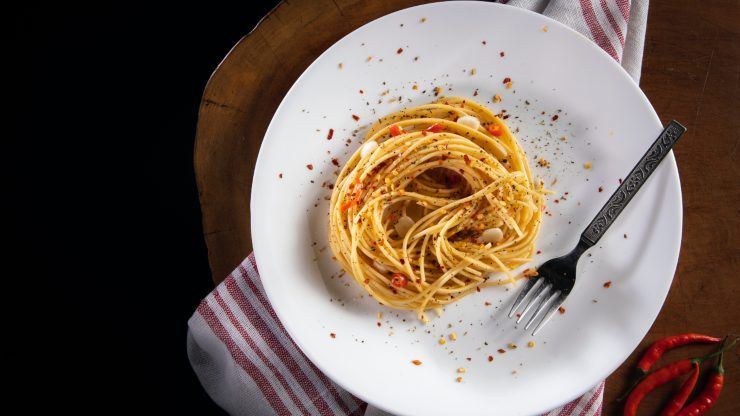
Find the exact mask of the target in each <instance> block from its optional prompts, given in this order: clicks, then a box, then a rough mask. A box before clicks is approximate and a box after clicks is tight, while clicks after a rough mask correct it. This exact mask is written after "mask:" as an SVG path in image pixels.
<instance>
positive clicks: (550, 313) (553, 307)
mask: <svg viewBox="0 0 740 416" xmlns="http://www.w3.org/2000/svg"><path fill="white" fill-rule="evenodd" d="M556 293H560V294H559V295H558V297H557V298H555V300H554V301H552V303H551V304H550V307H549V308H548V309H547V312H545V314H544V318H542V320H541V321H540V323H539V324H537V326H536V327H534V331H532V336H535V335H537V332H539V331H540V329H542V327H544V326H545V324H547V322H548V321H550V319H551V318H552V317H553V315H555V312H556V311H557V310H558V308H559V307H560V305H562V304H563V302H565V298H566V297H567V295H566V294H565V293H562V292H560V291H558V292H556Z"/></svg>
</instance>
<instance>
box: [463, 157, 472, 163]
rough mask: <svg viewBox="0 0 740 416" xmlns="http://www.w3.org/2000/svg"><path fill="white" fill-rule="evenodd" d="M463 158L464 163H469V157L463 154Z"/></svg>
mask: <svg viewBox="0 0 740 416" xmlns="http://www.w3.org/2000/svg"><path fill="white" fill-rule="evenodd" d="M463 160H464V161H465V164H466V165H469V164H470V157H468V155H463Z"/></svg>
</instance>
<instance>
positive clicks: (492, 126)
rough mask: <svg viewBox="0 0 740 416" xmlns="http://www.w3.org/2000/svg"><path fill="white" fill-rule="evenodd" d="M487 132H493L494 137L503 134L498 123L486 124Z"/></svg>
mask: <svg viewBox="0 0 740 416" xmlns="http://www.w3.org/2000/svg"><path fill="white" fill-rule="evenodd" d="M488 132H489V133H491V134H493V135H494V136H496V137H499V136H501V135H502V134H504V130H503V129H502V128H501V126H499V125H498V124H490V125H488Z"/></svg>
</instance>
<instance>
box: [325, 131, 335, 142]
mask: <svg viewBox="0 0 740 416" xmlns="http://www.w3.org/2000/svg"><path fill="white" fill-rule="evenodd" d="M332 137H334V129H329V133H328V134H327V135H326V140H331V138H332Z"/></svg>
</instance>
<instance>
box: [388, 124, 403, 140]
mask: <svg viewBox="0 0 740 416" xmlns="http://www.w3.org/2000/svg"><path fill="white" fill-rule="evenodd" d="M399 134H403V129H402V128H400V127H398V126H397V125H396V124H394V125H392V126H391V136H394V137H395V136H398V135H399Z"/></svg>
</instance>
